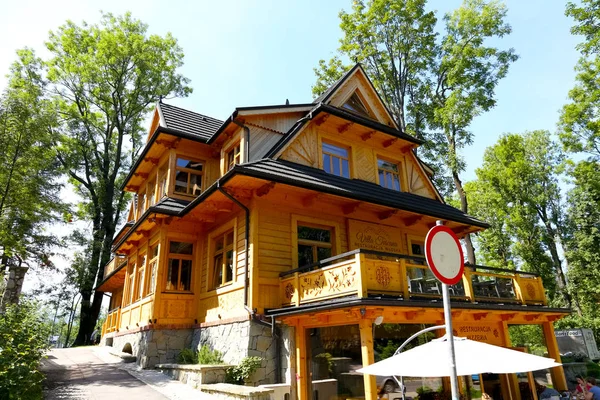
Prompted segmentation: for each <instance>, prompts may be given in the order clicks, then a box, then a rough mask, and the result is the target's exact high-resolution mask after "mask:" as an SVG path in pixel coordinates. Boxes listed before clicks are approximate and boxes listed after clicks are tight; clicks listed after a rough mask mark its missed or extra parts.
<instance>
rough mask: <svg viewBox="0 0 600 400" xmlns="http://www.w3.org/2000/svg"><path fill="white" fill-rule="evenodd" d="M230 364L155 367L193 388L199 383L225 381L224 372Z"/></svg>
mask: <svg viewBox="0 0 600 400" xmlns="http://www.w3.org/2000/svg"><path fill="white" fill-rule="evenodd" d="M229 367H232V365H200V364H157V365H156V367H155V368H156V369H158V370H160V372H162V373H163V374H165V375H168V376H170V377H171V378H173V379H177V380H178V381H180V382H183V383H185V384H187V385H190V386H191V387H193V388H194V389H197V388H199V386H200V385H205V384H211V383H222V382H225V374H226V371H227V369H228V368H229Z"/></svg>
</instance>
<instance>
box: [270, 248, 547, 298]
mask: <svg viewBox="0 0 600 400" xmlns="http://www.w3.org/2000/svg"><path fill="white" fill-rule="evenodd" d="M280 282H281V284H280V290H281V297H280V298H281V299H283V300H282V301H283V304H282V305H283V306H292V305H296V306H298V305H301V304H307V303H311V302H316V301H322V300H327V299H332V298H339V297H344V296H356V297H359V298H362V297H389V298H403V299H406V300H410V299H427V298H430V299H436V298H441V296H442V291H441V290H442V288H441V284H440V283H439V282H438V281H437V279H436V278H435V277H434V276H433V274H432V272H431V271H430V270H429V268H428V267H427V265H426V263H425V260H424V259H423V258H422V257H414V256H406V255H401V254H392V253H383V252H378V251H372V250H363V249H358V250H353V251H350V252H347V253H344V254H340V255H338V256H335V257H331V258H328V259H325V260H322V261H320V262H318V263H315V264H311V265H308V266H304V267H301V268H298V269H295V270H293V271H289V272H285V273H282V274H280ZM449 292H450V296H451V298H452V299H453V300H455V301H466V302H490V303H518V304H525V305H527V304H537V305H546V297H545V294H544V287H543V286H542V281H541V279H540V277H539V276H538V275H537V274H534V273H531V272H523V271H516V270H508V269H501V268H492V267H485V266H479V265H477V266H466V267H465V274H464V276H463V278H462V280H461V281H460V282H458V283H457V284H456V285H453V286H450V287H449Z"/></svg>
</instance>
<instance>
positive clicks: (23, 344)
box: [0, 301, 49, 400]
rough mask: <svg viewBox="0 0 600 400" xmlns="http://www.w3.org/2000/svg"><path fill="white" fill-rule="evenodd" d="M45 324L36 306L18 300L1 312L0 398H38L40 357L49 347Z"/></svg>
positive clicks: (40, 380)
mask: <svg viewBox="0 0 600 400" xmlns="http://www.w3.org/2000/svg"><path fill="white" fill-rule="evenodd" d="M48 334H49V330H48V328H47V325H46V324H44V323H43V321H42V318H41V316H40V314H39V311H38V305H37V304H35V303H30V302H23V301H22V302H21V303H20V304H19V305H18V306H16V305H9V306H8V307H7V308H6V311H5V313H4V314H0V398H2V399H24V400H27V399H39V398H41V395H42V394H41V382H42V379H43V375H42V374H41V373H40V372H39V371H38V366H39V363H40V360H41V359H42V357H43V355H44V353H45V352H46V350H47V348H48V344H47V341H48Z"/></svg>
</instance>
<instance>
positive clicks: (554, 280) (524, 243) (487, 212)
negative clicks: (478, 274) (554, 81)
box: [468, 131, 581, 314]
mask: <svg viewBox="0 0 600 400" xmlns="http://www.w3.org/2000/svg"><path fill="white" fill-rule="evenodd" d="M563 160H564V155H563V154H562V152H561V150H560V148H559V147H558V145H557V144H556V143H554V142H553V141H552V140H551V138H550V134H549V132H547V131H533V132H528V133H525V134H523V135H518V134H508V135H504V136H503V137H501V138H500V140H499V141H498V142H497V143H496V144H495V145H494V146H492V147H489V148H488V149H487V150H486V151H485V155H484V160H483V165H482V166H481V168H478V169H477V171H476V173H477V182H474V183H472V184H470V185H469V186H468V187H473V188H474V190H473V191H472V192H470V193H469V194H470V196H471V199H472V201H473V204H474V207H473V210H474V211H475V215H477V216H480V217H483V218H485V217H489V216H497V218H491V219H490V222H491V223H492V227H491V228H490V229H489V231H490V232H489V233H486V234H485V235H486V236H484V235H482V238H483V243H484V246H482V248H481V250H482V252H484V253H485V256H484V257H488V258H495V257H501V260H502V261H504V260H503V259H502V258H508V259H510V260H511V261H512V263H513V264H514V265H516V266H519V267H521V268H522V269H523V270H528V271H534V272H537V273H539V274H540V275H541V276H542V279H543V280H544V285H545V287H546V289H547V290H548V292H549V297H550V298H555V299H556V296H555V293H559V294H560V296H562V303H563V305H567V306H569V307H571V306H573V307H574V308H575V309H576V310H577V312H578V313H579V314H581V309H580V307H579V302H578V301H577V297H576V296H573V293H572V291H571V289H570V288H569V287H568V286H567V281H566V278H565V275H564V273H563V270H567V269H568V265H567V262H566V260H563V259H561V258H560V256H559V254H560V253H561V250H560V248H561V239H562V238H564V236H565V234H566V229H565V221H564V212H563V208H564V207H563V205H562V203H561V193H560V187H559V185H558V174H559V170H560V167H561V165H562V163H563ZM488 238H492V239H493V240H488ZM495 254H498V255H495ZM556 301H558V299H556ZM559 303H560V302H559Z"/></svg>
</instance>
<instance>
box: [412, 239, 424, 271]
mask: <svg viewBox="0 0 600 400" xmlns="http://www.w3.org/2000/svg"><path fill="white" fill-rule="evenodd" d="M408 253H409V254H410V255H411V256H418V257H422V258H423V261H417V260H411V262H412V263H413V264H419V265H425V242H424V241H423V240H418V239H408Z"/></svg>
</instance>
